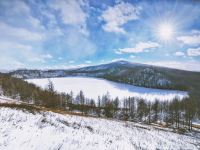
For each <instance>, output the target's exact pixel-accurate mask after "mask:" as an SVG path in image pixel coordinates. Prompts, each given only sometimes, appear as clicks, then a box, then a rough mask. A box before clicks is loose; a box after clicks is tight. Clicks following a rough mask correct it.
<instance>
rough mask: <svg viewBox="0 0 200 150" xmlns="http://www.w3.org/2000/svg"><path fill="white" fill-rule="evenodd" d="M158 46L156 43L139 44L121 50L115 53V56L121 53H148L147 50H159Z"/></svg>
mask: <svg viewBox="0 0 200 150" xmlns="http://www.w3.org/2000/svg"><path fill="white" fill-rule="evenodd" d="M159 47H160V45H159V44H158V43H156V42H151V41H148V42H139V43H137V44H136V46H135V47H130V48H122V49H119V50H117V51H116V53H117V54H121V53H142V52H148V50H149V49H154V48H159Z"/></svg>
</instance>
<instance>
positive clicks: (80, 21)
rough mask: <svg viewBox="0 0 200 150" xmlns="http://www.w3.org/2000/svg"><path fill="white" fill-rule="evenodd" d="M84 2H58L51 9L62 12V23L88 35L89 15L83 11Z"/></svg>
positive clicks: (61, 0) (63, 0)
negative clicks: (87, 22)
mask: <svg viewBox="0 0 200 150" xmlns="http://www.w3.org/2000/svg"><path fill="white" fill-rule="evenodd" d="M83 6H84V2H83V1H82V0H56V1H55V2H54V3H53V4H52V5H51V7H52V8H53V9H55V10H58V11H59V12H60V16H61V18H62V21H63V23H64V24H66V25H72V26H76V27H78V28H79V31H80V32H82V33H83V34H85V35H88V31H87V24H86V20H87V16H88V15H87V13H86V12H84V11H83V9H82V7H83Z"/></svg>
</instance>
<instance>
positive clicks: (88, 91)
mask: <svg viewBox="0 0 200 150" xmlns="http://www.w3.org/2000/svg"><path fill="white" fill-rule="evenodd" d="M50 80H51V81H52V82H53V83H54V86H55V90H57V91H58V92H66V93H69V92H70V91H73V92H74V95H77V94H78V92H80V90H82V91H83V92H84V94H85V96H86V97H87V98H93V99H95V100H96V99H97V98H98V96H102V95H103V94H106V93H107V92H109V93H110V95H111V97H112V98H115V97H117V96H118V97H119V98H120V99H122V98H124V97H129V96H134V97H141V98H144V99H147V100H150V101H153V100H155V99H159V100H172V99H173V98H174V97H176V96H177V97H179V98H180V99H182V98H183V97H185V96H187V92H183V91H175V90H160V89H151V88H143V87H137V86H132V85H128V84H120V83H116V82H111V81H107V80H104V79H98V78H87V77H65V78H51V79H50ZM27 81H28V82H30V83H34V84H36V85H38V86H40V87H42V88H45V87H46V85H47V83H48V79H29V80H27Z"/></svg>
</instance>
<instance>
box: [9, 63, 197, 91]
mask: <svg viewBox="0 0 200 150" xmlns="http://www.w3.org/2000/svg"><path fill="white" fill-rule="evenodd" d="M9 74H10V75H12V76H14V77H17V78H23V79H30V78H52V77H67V76H88V77H98V78H104V79H108V80H112V81H116V82H121V83H128V84H132V85H137V86H143V87H151V88H163V89H176V90H195V91H197V89H200V72H191V71H184V70H178V69H171V68H166V67H157V66H153V65H146V64H139V63H132V62H128V61H116V62H112V63H108V64H102V65H97V66H89V67H83V68H78V69H69V70H63V69H60V70H26V69H21V70H16V71H12V72H10V73H9Z"/></svg>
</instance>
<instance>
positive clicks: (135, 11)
mask: <svg viewBox="0 0 200 150" xmlns="http://www.w3.org/2000/svg"><path fill="white" fill-rule="evenodd" d="M140 9H141V8H138V7H135V6H134V5H132V4H130V3H124V2H121V3H118V4H116V5H115V6H113V7H109V8H108V9H107V10H105V11H104V12H103V13H102V16H101V19H102V20H103V21H104V22H105V24H104V25H103V26H102V27H103V29H104V30H105V31H106V32H115V33H123V34H124V33H126V31H125V30H124V28H123V25H124V24H126V23H127V22H129V21H131V20H137V19H138V18H139V13H140Z"/></svg>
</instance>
